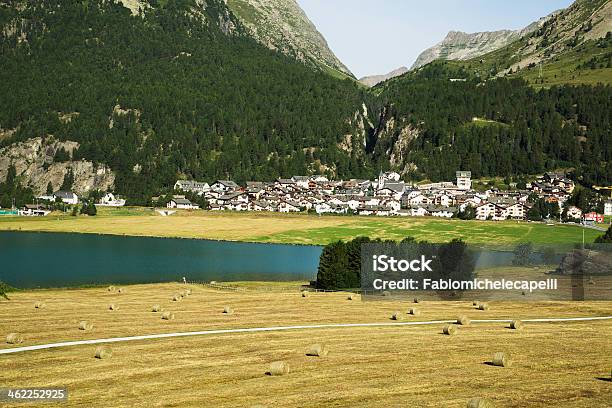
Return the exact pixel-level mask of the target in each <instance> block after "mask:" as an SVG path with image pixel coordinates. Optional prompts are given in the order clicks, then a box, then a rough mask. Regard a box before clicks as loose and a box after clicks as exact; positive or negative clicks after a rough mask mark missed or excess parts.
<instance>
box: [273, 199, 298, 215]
mask: <svg viewBox="0 0 612 408" xmlns="http://www.w3.org/2000/svg"><path fill="white" fill-rule="evenodd" d="M278 211H279V212H282V213H288V212H300V211H301V209H300V206H299V204H297V203H294V202H292V201H289V200H281V202H280V203H278Z"/></svg>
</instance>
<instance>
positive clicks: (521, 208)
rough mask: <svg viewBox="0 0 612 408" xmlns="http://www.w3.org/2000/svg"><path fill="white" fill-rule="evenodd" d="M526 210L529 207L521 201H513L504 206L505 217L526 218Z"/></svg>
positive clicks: (527, 210)
mask: <svg viewBox="0 0 612 408" xmlns="http://www.w3.org/2000/svg"><path fill="white" fill-rule="evenodd" d="M527 212H529V207H528V206H526V205H525V204H523V203H515V204H512V205H509V206H508V207H506V214H507V216H506V218H512V219H513V220H524V219H525V218H527Z"/></svg>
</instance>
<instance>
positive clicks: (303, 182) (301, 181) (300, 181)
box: [291, 176, 310, 189]
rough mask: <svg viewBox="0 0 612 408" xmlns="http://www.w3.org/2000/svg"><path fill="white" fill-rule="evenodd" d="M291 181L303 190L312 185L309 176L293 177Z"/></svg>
mask: <svg viewBox="0 0 612 408" xmlns="http://www.w3.org/2000/svg"><path fill="white" fill-rule="evenodd" d="M291 180H293V182H294V183H295V184H296V185H297V186H298V187H299V188H303V189H307V188H308V187H309V183H310V177H308V176H293V177H291Z"/></svg>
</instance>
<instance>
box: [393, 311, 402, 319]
mask: <svg viewBox="0 0 612 408" xmlns="http://www.w3.org/2000/svg"><path fill="white" fill-rule="evenodd" d="M391 320H402V312H393V314H392V315H391Z"/></svg>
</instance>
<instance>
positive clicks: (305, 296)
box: [302, 290, 310, 298]
mask: <svg viewBox="0 0 612 408" xmlns="http://www.w3.org/2000/svg"><path fill="white" fill-rule="evenodd" d="M302 297H303V298H307V297H310V292H308V291H307V290H303V291H302Z"/></svg>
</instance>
